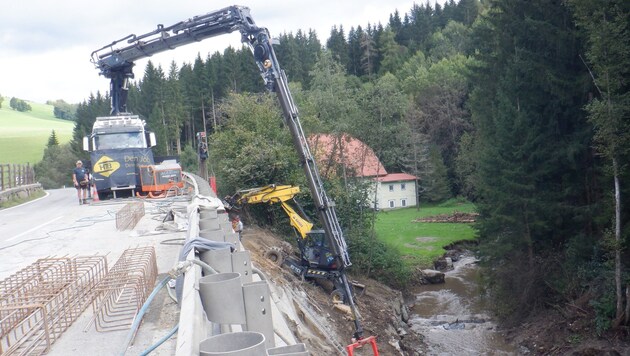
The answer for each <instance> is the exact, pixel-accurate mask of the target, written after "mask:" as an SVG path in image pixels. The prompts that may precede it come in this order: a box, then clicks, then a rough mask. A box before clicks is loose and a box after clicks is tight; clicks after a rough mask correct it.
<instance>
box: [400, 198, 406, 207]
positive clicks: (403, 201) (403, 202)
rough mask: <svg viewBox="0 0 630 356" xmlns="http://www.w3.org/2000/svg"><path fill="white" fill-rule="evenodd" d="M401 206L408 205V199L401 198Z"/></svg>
mask: <svg viewBox="0 0 630 356" xmlns="http://www.w3.org/2000/svg"><path fill="white" fill-rule="evenodd" d="M400 206H402V207H405V206H407V199H400Z"/></svg>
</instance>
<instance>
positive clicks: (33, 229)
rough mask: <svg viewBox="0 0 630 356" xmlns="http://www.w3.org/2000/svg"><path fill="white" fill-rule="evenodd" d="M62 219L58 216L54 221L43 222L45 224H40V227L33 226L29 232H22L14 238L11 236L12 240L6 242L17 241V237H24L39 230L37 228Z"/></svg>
mask: <svg viewBox="0 0 630 356" xmlns="http://www.w3.org/2000/svg"><path fill="white" fill-rule="evenodd" d="M62 217H63V216H59V217H57V218H54V219H52V220H50V221H48V222H45V223H43V224H41V225H37V226H35V227H34V228H32V229H29V230H26V231H24V232H23V233H21V234H19V235H15V236H13V237H12V238H10V239H8V240H7V241H13V240H15V239H17V238H18V237H20V236H24V235H26V234H28V233H30V232H33V231H35V230H37V229H39V228H42V227H44V226H46V225H48V224H50V223H52V222H55V221H57V220H59V219H61V218H62Z"/></svg>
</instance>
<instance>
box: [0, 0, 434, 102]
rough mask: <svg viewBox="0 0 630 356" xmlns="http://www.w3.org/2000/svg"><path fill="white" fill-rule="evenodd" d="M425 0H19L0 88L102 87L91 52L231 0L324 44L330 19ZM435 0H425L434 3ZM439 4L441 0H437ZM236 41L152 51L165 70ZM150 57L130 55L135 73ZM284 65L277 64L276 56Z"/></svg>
mask: <svg viewBox="0 0 630 356" xmlns="http://www.w3.org/2000/svg"><path fill="white" fill-rule="evenodd" d="M426 2H427V1H426V0H419V1H413V0H333V1H331V0H319V1H312V0H300V1H291V0H267V1H254V0H240V2H233V1H224V0H205V1H202V0H175V1H173V0H171V1H164V0H126V1H122V0H108V1H86V0H56V1H41V0H19V1H13V2H12V3H11V4H12V5H11V7H4V9H3V11H1V12H0V94H1V95H2V96H4V97H17V98H19V99H23V100H28V101H33V102H38V103H45V102H46V101H47V100H57V99H63V100H65V101H66V102H69V103H80V102H82V101H83V100H85V99H87V98H88V97H89V95H90V94H91V93H94V94H95V93H96V92H97V91H100V92H101V93H105V92H106V91H108V89H109V80H108V79H106V78H104V77H101V76H99V75H98V71H97V70H96V68H95V67H94V65H93V64H92V63H91V62H90V58H91V57H90V55H91V53H92V52H93V51H94V50H96V49H99V48H101V47H103V46H105V45H107V44H109V43H111V42H113V41H115V40H118V39H121V38H123V37H125V36H127V35H129V34H136V35H140V34H144V33H147V32H150V31H152V30H154V29H156V28H157V25H158V24H163V25H164V26H169V25H172V24H175V23H177V22H179V21H183V20H186V19H188V18H191V17H194V16H198V15H203V14H206V13H209V12H212V11H215V10H219V9H222V8H224V7H227V6H231V5H242V6H247V7H249V8H250V10H251V16H252V18H253V19H254V21H255V22H256V24H257V25H258V26H260V27H267V28H268V29H269V32H270V34H271V36H272V37H277V36H278V35H280V34H282V33H289V32H292V33H295V32H297V30H298V29H301V30H303V31H305V32H308V30H309V29H313V30H315V31H316V32H317V36H318V38H319V40H320V42H322V44H325V41H326V39H327V38H328V37H329V35H330V30H331V29H332V27H333V26H339V25H342V26H343V28H344V32H345V34H346V35H347V34H348V31H349V30H350V28H351V27H355V28H356V27H357V26H358V25H361V26H362V27H364V28H365V27H366V26H367V24H368V23H371V24H373V25H374V24H377V23H379V22H380V23H382V24H383V25H386V24H387V22H388V20H389V15H390V14H391V13H393V12H394V11H395V10H398V11H399V13H400V14H401V18H402V17H403V15H404V14H405V13H408V12H409V10H410V9H411V8H412V6H413V5H414V3H418V4H424V3H426ZM435 2H436V0H429V1H428V3H429V4H432V5H433V4H435ZM438 2H439V3H443V2H444V0H438ZM229 45H231V46H233V47H236V48H240V46H241V44H240V36H239V34H238V33H231V34H227V35H223V36H218V37H215V38H210V39H206V40H204V41H201V42H199V43H195V44H190V45H187V46H182V47H179V48H176V49H174V50H170V51H165V52H162V53H159V54H156V55H154V56H152V57H150V59H151V61H152V62H153V63H154V64H156V65H161V66H162V68H163V69H164V70H165V71H166V70H168V68H169V66H170V63H171V62H172V61H175V63H177V65H178V66H179V67H181V64H182V63H192V62H194V60H195V58H196V57H197V54H200V55H201V58H203V59H205V58H206V56H207V54H208V53H214V52H216V51H220V52H223V49H224V48H226V47H227V46H229ZM148 60H149V59H142V60H138V61H136V66H135V68H134V69H135V70H134V73H135V74H136V79H137V78H139V77H141V76H142V73H143V72H144V67H145V66H146V63H147V62H148ZM280 65H282V63H280Z"/></svg>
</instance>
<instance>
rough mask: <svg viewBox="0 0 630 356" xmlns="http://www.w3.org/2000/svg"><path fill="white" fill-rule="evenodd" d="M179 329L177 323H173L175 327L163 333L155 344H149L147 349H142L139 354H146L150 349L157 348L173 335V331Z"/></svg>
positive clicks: (144, 355)
mask: <svg viewBox="0 0 630 356" xmlns="http://www.w3.org/2000/svg"><path fill="white" fill-rule="evenodd" d="M178 329H179V323H178V324H177V325H175V327H174V328H173V330H171V331H170V332H169V333H168V334H166V335H164V337H163V338H161V339H160V340H159V341H158V342H156V343H155V344H153V345H151V346H150V347H149V348H148V349H146V350H144V351H142V353H141V354H140V356H146V355H148V354H150V353H151V351H153V350H155V349H157V348H158V347H159V346H160V345H162V344H163V343H164V342H165V341H166V340H168V339H170V337H171V336H173V335H175V333H176V332H177V330H178Z"/></svg>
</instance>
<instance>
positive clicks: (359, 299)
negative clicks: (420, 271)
mask: <svg viewBox="0 0 630 356" xmlns="http://www.w3.org/2000/svg"><path fill="white" fill-rule="evenodd" d="M242 243H243V245H245V248H246V249H247V250H249V251H250V253H251V255H252V256H251V257H252V261H253V262H254V264H255V266H257V267H258V268H260V269H261V270H262V271H263V272H264V273H265V274H266V275H267V278H269V279H270V280H272V281H273V282H274V285H275V286H281V288H283V289H284V291H285V292H286V293H287V294H290V295H293V296H298V298H295V297H294V304H296V305H297V304H300V307H299V308H298V309H299V310H298V315H299V317H300V319H301V320H300V324H301V325H300V326H299V327H297V326H294V328H295V330H294V332H295V333H296V334H297V335H298V338H299V339H300V342H304V343H305V344H306V346H307V348H308V350H309V351H310V352H311V354H312V355H333V354H336V353H337V354H343V349H344V347H345V345H348V344H350V343H352V337H353V334H354V331H355V326H354V322H353V321H352V320H351V318H350V314H349V313H348V312H347V311H344V307H345V306H343V305H341V306H338V307H335V303H333V300H332V298H331V296H330V292H331V291H330V288H329V286H326V285H325V283H323V284H322V285H320V284H315V283H314V282H313V281H308V280H306V281H303V280H302V279H301V278H300V277H299V276H296V275H295V274H293V273H292V272H290V270H289V269H288V268H281V267H279V266H277V265H276V264H274V263H273V262H271V261H270V260H269V259H267V258H265V253H266V252H267V251H268V250H269V249H270V248H271V247H274V246H276V247H277V246H282V245H286V242H283V241H282V240H281V239H280V238H278V237H277V236H274V235H273V234H272V233H271V232H269V231H267V230H263V229H261V228H258V227H246V228H245V230H244V231H243V238H242ZM348 279H349V280H352V281H354V282H357V283H360V284H362V285H365V289H363V290H362V291H360V292H358V291H355V299H356V304H357V307H358V309H359V313H360V315H361V325H362V327H363V330H364V332H363V336H364V337H368V336H376V339H377V344H378V351H379V353H380V354H381V355H423V354H426V350H427V347H426V344H425V343H424V342H423V336H422V335H420V334H417V333H415V332H414V331H413V330H411V329H410V328H409V325H408V324H407V323H406V321H407V319H408V315H409V313H408V309H407V307H406V306H405V304H404V300H403V297H402V294H401V292H400V291H397V290H394V289H391V288H389V287H387V286H386V285H384V284H382V283H379V282H377V281H374V280H371V279H367V278H361V277H357V276H352V275H350V276H348ZM300 296H301V297H300ZM298 299H299V300H298ZM354 354H355V355H357V356H358V355H372V354H373V353H372V350H371V347H370V345H366V346H364V347H363V348H361V349H359V350H356V351H355V353H354Z"/></svg>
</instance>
